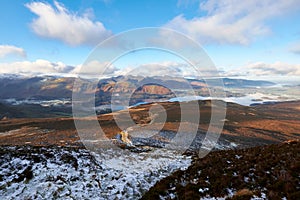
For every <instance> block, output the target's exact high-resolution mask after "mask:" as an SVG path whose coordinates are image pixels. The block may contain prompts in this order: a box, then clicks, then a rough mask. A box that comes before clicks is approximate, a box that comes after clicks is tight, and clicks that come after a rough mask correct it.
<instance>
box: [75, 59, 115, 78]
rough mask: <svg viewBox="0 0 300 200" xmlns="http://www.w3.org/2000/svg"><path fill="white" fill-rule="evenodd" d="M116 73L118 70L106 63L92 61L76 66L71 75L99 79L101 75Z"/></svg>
mask: <svg viewBox="0 0 300 200" xmlns="http://www.w3.org/2000/svg"><path fill="white" fill-rule="evenodd" d="M116 71H118V69H117V68H116V67H115V66H114V65H113V64H111V63H110V62H108V61H107V62H99V61H98V60H92V61H90V62H88V63H85V64H84V65H78V66H77V67H76V68H75V69H74V70H73V71H72V74H77V75H83V76H96V77H101V76H102V75H115V73H116Z"/></svg>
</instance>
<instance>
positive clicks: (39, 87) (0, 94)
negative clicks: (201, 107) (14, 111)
mask: <svg viewBox="0 0 300 200" xmlns="http://www.w3.org/2000/svg"><path fill="white" fill-rule="evenodd" d="M82 80H83V79H82ZM222 80H223V83H224V86H225V87H228V88H230V87H231V88H245V87H264V86H271V85H273V84H274V83H272V82H268V81H252V80H244V79H229V78H223V79H222ZM74 81H75V78H74V77H55V76H45V77H31V78H28V77H19V76H0V99H10V98H15V99H37V100H50V99H62V98H65V99H71V97H72V89H73V83H74ZM83 81H87V82H88V81H89V80H83ZM219 81H220V79H210V80H209V84H210V85H212V86H213V87H214V86H215V87H217V86H216V85H215V84H217V83H218V82H219ZM187 88H190V90H193V91H195V93H196V95H201V96H208V95H209V91H208V89H207V83H206V82H205V81H204V80H197V79H183V78H174V77H167V76H162V77H141V76H140V77H138V76H126V77H125V76H118V77H112V78H107V79H101V80H99V82H98V85H97V89H96V90H95V91H87V92H93V93H95V96H96V105H104V104H109V103H110V102H111V96H112V93H114V94H115V95H117V96H120V97H125V96H126V95H129V94H133V95H132V96H131V97H130V98H131V99H130V101H131V104H132V105H133V104H136V103H139V102H143V101H150V100H151V99H168V98H172V97H174V92H177V93H180V94H188V93H187V92H188V90H187ZM124 95H125V96H124Z"/></svg>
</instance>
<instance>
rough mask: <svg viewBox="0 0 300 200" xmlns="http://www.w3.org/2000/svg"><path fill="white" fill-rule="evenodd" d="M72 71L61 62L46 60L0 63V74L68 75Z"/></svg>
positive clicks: (71, 68)
mask: <svg viewBox="0 0 300 200" xmlns="http://www.w3.org/2000/svg"><path fill="white" fill-rule="evenodd" d="M73 69H74V67H72V66H68V65H66V64H64V63H62V62H57V63H53V62H50V61H47V60H36V61H34V62H30V61H21V62H13V63H0V74H22V75H40V74H66V73H70V72H71V71H72V70H73Z"/></svg>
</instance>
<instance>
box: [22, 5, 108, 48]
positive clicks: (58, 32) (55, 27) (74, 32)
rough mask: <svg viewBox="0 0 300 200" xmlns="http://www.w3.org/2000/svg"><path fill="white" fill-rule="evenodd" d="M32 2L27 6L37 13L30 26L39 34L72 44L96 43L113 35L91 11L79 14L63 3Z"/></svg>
mask: <svg viewBox="0 0 300 200" xmlns="http://www.w3.org/2000/svg"><path fill="white" fill-rule="evenodd" d="M54 5H55V6H54V7H52V6H51V5H50V4H48V3H43V2H31V3H27V4H26V5H25V6H26V7H27V8H28V9H29V10H30V11H31V12H33V13H34V14H36V15H37V18H35V19H34V20H33V21H32V23H31V24H30V27H31V28H32V30H33V32H34V33H36V34H37V35H39V36H41V37H45V38H52V39H58V40H61V41H63V42H64V43H66V44H69V45H71V46H78V45H96V44H98V43H99V42H101V41H102V40H104V39H106V38H107V37H109V36H110V35H112V33H111V31H109V30H107V29H106V28H105V27H104V25H103V24H102V23H101V22H99V21H93V20H92V19H91V11H89V12H87V13H84V14H83V15H78V14H77V13H72V12H70V11H69V10H68V9H67V8H65V7H64V5H62V4H61V3H59V2H57V1H54Z"/></svg>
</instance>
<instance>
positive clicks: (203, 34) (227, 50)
mask: <svg viewBox="0 0 300 200" xmlns="http://www.w3.org/2000/svg"><path fill="white" fill-rule="evenodd" d="M1 3H2V5H1V7H0V26H1V27H2V28H1V33H0V41H1V43H0V73H25V74H26V73H30V72H31V71H40V72H41V73H43V72H44V73H52V72H53V73H56V72H57V73H71V72H72V71H71V70H72V68H76V67H78V66H79V65H80V64H82V63H83V62H84V61H85V59H86V58H87V56H88V55H89V52H91V51H92V50H93V48H94V47H95V46H96V45H97V44H98V43H99V42H101V41H102V40H104V39H106V38H107V37H109V36H113V35H116V34H118V33H120V32H123V31H127V30H129V29H134V28H142V27H166V28H171V29H174V30H177V31H179V32H181V33H184V34H186V35H188V36H190V37H192V38H193V39H195V40H196V41H197V42H199V43H200V44H202V45H203V48H204V49H205V51H206V52H207V53H208V55H209V56H210V57H211V58H212V60H213V61H214V63H215V64H216V66H217V67H218V68H219V69H220V70H224V71H225V72H226V74H227V75H258V76H259V75H264V76H265V75H288V76H299V75H300V23H299V20H300V12H299V11H300V2H299V1H298V0H277V1H273V0H272V1H271V0H264V1H258V0H253V1H246V2H242V1H238V0H224V1H217V0H207V1H197V0H178V1H175V0H164V1H149V0H148V1H144V0H136V1H122V0H78V1H68V0H57V1H24V0H18V1H17V0H15V1H12V0H3V1H2V2H1ZM75 33H76V34H75ZM146 53H148V54H149V52H146ZM139 56H140V54H139ZM155 58H159V59H155ZM134 59H135V57H134V56H132V57H131V58H127V59H123V61H124V62H125V63H123V65H126V64H128V65H130V61H132V62H134ZM151 59H153V61H152V60H151ZM165 59H166V60H163V59H162V57H159V56H157V55H155V56H152V57H151V56H150V57H149V58H148V59H147V58H144V59H143V61H141V59H139V60H140V62H136V61H135V62H134V63H135V64H136V65H138V64H147V63H146V62H148V63H151V62H153V63H157V62H165V63H166V62H167V61H170V60H168V59H171V57H168V56H166V57H165ZM172 59H173V57H172ZM173 61H174V60H173ZM143 62H145V63H143ZM169 63H172V62H169ZM119 64H120V63H119Z"/></svg>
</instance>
